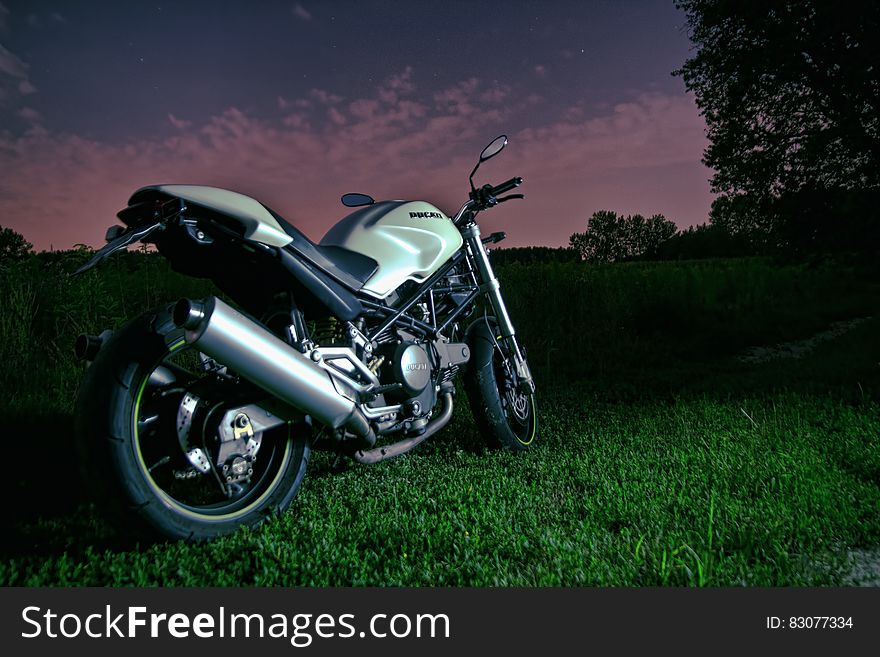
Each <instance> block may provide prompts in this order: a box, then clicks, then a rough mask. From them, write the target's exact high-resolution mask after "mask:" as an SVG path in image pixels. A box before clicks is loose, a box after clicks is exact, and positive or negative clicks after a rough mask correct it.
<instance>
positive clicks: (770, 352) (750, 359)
mask: <svg viewBox="0 0 880 657" xmlns="http://www.w3.org/2000/svg"><path fill="white" fill-rule="evenodd" d="M869 319H871V318H870V317H859V318H857V319H849V320H846V321H843V322H835V323H834V324H832V325H831V326H830V327H829V328H828V330H827V331H822V332H820V333H816V334H815V335H813V336H810V337H809V338H805V339H803V340H793V341H791V342H780V343H779V344H774V345H770V346H764V347H749V348H748V349H746V350H745V351H744V352H743V353H742V354H740V356H739V361H740V362H742V363H766V362H767V361H770V360H778V359H782V358H803V357H804V356H806V355H807V354H809V353H810V352H811V351H813V349H815V348H816V347H817V346H818V345H820V344H821V343H823V342H827V341H828V340H833V339H834V338H837V337H840V336H841V335H843V334H844V333H846V332H847V331H851V330H852V329H854V328H855V327H856V326H858V325H859V324H861V323H862V322H866V321H868V320H869Z"/></svg>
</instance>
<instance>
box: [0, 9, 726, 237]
mask: <svg viewBox="0 0 880 657" xmlns="http://www.w3.org/2000/svg"><path fill="white" fill-rule="evenodd" d="M683 25H684V14H683V13H682V12H680V11H678V10H677V9H675V7H674V6H673V4H672V1H671V0H663V1H656V2H647V1H646V2H623V1H618V2H586V1H583V2H575V1H563V0H556V1H553V0H544V1H541V2H522V1H508V2H476V1H474V0H471V1H468V2H455V1H449V0H447V1H445V2H428V1H417V2H416V1H411V2H378V1H370V0H361V1H357V2H356V1H354V0H352V1H345V2H343V1H338V2H332V1H327V0H325V1H322V2H317V1H315V0H311V1H310V0H301V2H259V3H256V2H231V1H227V2H224V1H215V2H206V1H202V2H196V1H187V2H161V1H160V2H152V3H146V2H119V1H115V2H98V1H91V0H84V1H82V2H75V3H73V2H62V1H57V2H42V1H35V0H29V1H13V0H0V44H2V46H0V225H2V226H4V227H7V226H8V227H12V228H14V229H15V230H17V231H19V232H21V233H23V234H24V235H25V237H26V238H27V239H28V240H29V241H31V242H32V243H33V244H34V246H35V247H36V248H37V249H48V248H50V246H53V247H54V248H55V249H65V248H70V247H72V246H73V245H74V244H76V243H85V244H89V245H92V246H97V245H99V244H100V243H101V241H102V238H103V234H104V229H105V228H106V227H107V226H109V225H111V224H113V223H114V222H115V213H116V212H117V211H118V210H119V209H120V208H122V207H124V205H125V203H126V201H127V199H128V197H129V195H130V194H131V192H133V191H134V190H135V189H136V188H138V187H141V186H144V185H149V184H158V183H187V184H206V185H215V186H219V187H227V188H230V189H234V190H236V191H240V192H243V193H245V194H249V195H252V196H254V197H256V198H258V199H259V200H260V201H262V202H263V203H265V204H267V205H268V206H270V207H271V208H273V209H274V210H276V211H277V212H279V213H280V214H282V215H283V216H285V217H286V218H287V219H288V220H290V221H291V222H293V223H295V224H296V225H298V226H299V227H300V228H301V229H302V230H303V231H304V232H305V233H306V234H308V235H309V236H310V237H311V238H313V239H315V240H318V239H320V237H321V236H322V235H323V234H324V232H326V230H327V229H328V228H329V227H330V226H331V225H332V224H333V223H335V222H336V221H337V220H338V219H339V218H340V217H341V216H343V215H344V214H345V212H346V209H345V208H344V207H342V205H341V204H340V203H339V196H340V195H341V194H343V193H345V192H349V191H357V192H364V193H369V194H371V195H372V196H374V197H375V198H377V199H387V198H408V199H424V200H428V201H430V202H432V203H434V204H435V205H438V206H439V207H440V208H441V209H443V210H444V211H446V212H448V213H454V212H455V211H456V210H457V209H458V207H459V206H460V205H461V203H462V202H463V201H464V200H465V199H466V194H467V189H468V188H467V175H468V173H469V172H470V170H471V168H472V167H473V164H474V163H475V161H476V156H477V155H478V153H479V152H480V150H481V149H482V148H483V146H484V145H485V144H486V143H488V142H489V141H491V140H492V139H493V138H494V137H495V136H496V135H498V134H500V133H506V134H507V135H508V136H509V138H510V143H509V145H508V147H507V149H506V150H505V151H504V153H502V154H501V155H500V156H499V157H497V158H496V159H494V160H492V161H491V162H488V163H486V164H485V165H484V166H483V167H482V169H481V171H480V174H478V176H479V182H494V183H498V182H501V181H502V180H506V179H508V178H510V177H511V176H514V175H521V176H523V177H524V178H525V183H524V185H523V186H522V187H521V188H520V191H522V192H524V193H525V194H526V200H525V201H515V202H512V203H508V204H505V205H504V206H501V207H500V208H498V209H495V210H492V211H491V212H489V213H486V215H484V217H483V220H482V222H481V223H482V225H483V228H484V231H487V232H488V231H492V230H505V231H506V232H507V233H508V236H509V239H508V240H507V241H506V242H505V246H525V245H548V246H561V245H564V244H567V243H568V236H569V235H570V234H571V233H573V232H575V231H582V230H584V228H585V226H586V220H587V218H588V217H589V216H590V215H591V214H592V213H593V212H595V211H596V210H602V209H608V210H615V211H617V212H622V213H626V214H629V213H635V212H640V213H642V214H645V215H649V214H654V213H662V214H664V215H665V216H666V217H667V218H669V219H672V220H673V221H675V222H676V223H677V224H678V225H679V226H681V227H685V226H688V225H692V224H695V223H702V222H704V221H706V219H707V213H708V210H709V204H710V202H711V198H712V197H711V195H710V192H709V184H708V178H709V176H710V174H711V172H710V171H709V170H708V169H707V168H706V167H704V166H703V165H702V164H701V163H700V157H701V154H702V151H703V148H704V147H705V145H706V140H705V136H704V128H705V124H704V122H703V120H702V118H701V117H700V116H699V113H698V111H697V108H696V106H695V104H694V101H693V97H692V96H690V95H688V94H686V93H685V89H684V84H683V82H682V81H681V79H680V78H674V77H672V76H671V75H670V72H671V71H672V70H674V69H675V68H677V67H678V66H680V65H681V64H682V63H683V62H684V60H685V59H686V58H687V56H688V52H689V48H690V43H689V41H688V38H687V33H686V31H685V29H684V27H683Z"/></svg>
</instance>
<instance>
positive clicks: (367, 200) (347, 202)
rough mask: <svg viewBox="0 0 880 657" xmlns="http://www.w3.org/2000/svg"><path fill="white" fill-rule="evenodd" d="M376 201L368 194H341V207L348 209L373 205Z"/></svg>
mask: <svg viewBox="0 0 880 657" xmlns="http://www.w3.org/2000/svg"><path fill="white" fill-rule="evenodd" d="M375 202H376V201H375V200H373V197H372V196H369V195H368V194H354V193H352V194H343V195H342V205H344V206H346V207H348V208H357V207H360V206H362V205H373V203H375Z"/></svg>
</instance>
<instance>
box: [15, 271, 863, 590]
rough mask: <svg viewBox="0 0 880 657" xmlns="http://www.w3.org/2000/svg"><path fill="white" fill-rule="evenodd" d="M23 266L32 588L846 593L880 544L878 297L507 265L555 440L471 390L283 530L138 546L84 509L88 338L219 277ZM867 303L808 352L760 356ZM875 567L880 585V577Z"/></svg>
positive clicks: (22, 476) (18, 332)
mask: <svg viewBox="0 0 880 657" xmlns="http://www.w3.org/2000/svg"><path fill="white" fill-rule="evenodd" d="M78 257H80V256H78V255H77V254H73V255H70V256H69V257H68V258H67V259H66V260H65V259H63V258H61V259H60V261H59V262H53V263H46V262H44V263H42V264H40V263H35V262H32V263H26V264H24V265H20V266H16V267H15V268H14V269H9V270H7V271H6V272H4V274H5V275H4V277H3V278H2V279H0V281H2V283H0V294H2V295H3V296H2V297H0V298H2V300H3V302H4V307H5V308H7V312H5V313H3V315H2V319H0V344H2V347H0V348H2V349H3V353H2V354H0V356H2V361H0V362H2V363H3V364H2V368H0V383H2V386H3V387H2V390H3V393H4V406H3V408H2V409H0V411H2V413H0V416H2V417H5V418H7V421H8V422H9V424H7V431H8V434H7V435H11V436H14V437H15V438H16V440H21V441H22V442H23V443H24V444H25V445H26V447H25V449H24V450H23V452H14V453H13V454H12V455H11V456H10V459H11V460H10V461H7V463H10V462H11V463H12V464H13V465H12V466H10V467H11V470H12V472H13V474H12V475H11V479H12V483H11V485H10V486H9V492H10V493H12V494H11V495H10V498H12V499H13V500H14V508H13V512H12V516H13V519H12V524H13V525H14V529H13V533H12V535H11V536H8V537H7V540H6V541H5V542H4V547H3V551H4V554H3V557H2V560H0V583H2V584H6V585H8V584H14V585H28V586H30V585H75V586H80V585H165V586H171V585H174V586H184V585H188V586H203V585H229V586H236V585H246V586H252V585H287V586H296V585H405V586H438V585H440V586H443V585H509V586H521V585H527V586H528V585H538V586H544V585H562V586H574V585H613V586H646V585H695V586H699V585H708V586H736V585H770V586H777V585H831V584H850V583H856V581H855V580H854V577H855V575H854V570H853V567H852V564H851V561H852V555H853V554H854V553H857V554H859V555H865V554H867V555H869V561H870V555H875V554H877V546H878V545H880V413H878V411H880V340H878V339H877V336H878V330H880V295H878V286H877V285H876V283H872V282H871V281H869V280H865V279H864V278H863V277H861V276H859V275H858V274H857V273H856V272H853V271H850V270H846V269H809V268H805V267H800V266H798V267H795V266H789V267H779V266H775V265H773V264H771V263H768V262H765V261H756V260H743V261H714V262H712V261H707V262H701V263H661V264H656V263H643V264H632V265H620V266H612V267H587V266H583V265H580V264H578V263H567V264H554V265H539V264H530V265H527V266H521V265H512V266H509V267H507V268H505V269H504V270H503V271H502V272H501V275H502V282H503V285H504V291H505V294H506V297H507V298H508V301H509V303H510V306H511V312H512V314H513V316H514V320H515V321H516V322H517V325H518V326H519V328H520V332H521V334H522V336H523V339H524V341H525V344H526V345H527V346H528V347H529V353H530V359H531V361H532V363H533V364H534V365H535V367H536V371H537V378H538V384H539V390H540V397H539V402H540V415H541V423H542V429H541V433H540V439H541V443H540V445H539V447H538V448H537V449H535V450H533V451H532V452H530V453H528V454H526V455H519V456H515V455H510V454H498V453H490V452H487V451H486V450H484V448H483V447H482V445H481V438H480V436H479V435H478V434H477V432H476V429H475V428H474V426H473V423H472V421H471V420H470V417H469V414H468V412H467V409H466V403H465V400H464V397H463V396H459V397H458V398H457V402H458V403H459V408H458V411H457V413H456V416H455V418H454V420H453V423H452V424H451V425H450V426H449V427H447V428H446V429H445V430H444V431H442V432H441V433H440V434H439V435H438V436H437V437H435V438H434V439H432V440H431V441H428V442H427V443H426V444H425V445H423V446H421V447H420V448H419V449H418V450H416V451H415V452H413V453H411V454H408V455H405V456H403V457H400V458H398V459H394V460H391V461H388V462H386V463H382V464H379V465H376V466H360V465H352V466H351V467H349V468H347V469H346V470H345V471H343V472H341V473H336V472H333V471H332V470H331V467H330V465H331V464H330V460H329V458H328V457H327V455H326V454H313V458H312V462H311V464H310V469H309V473H308V475H307V477H306V480H305V483H304V486H303V489H302V491H301V493H300V495H299V496H298V497H297V498H296V499H295V500H294V503H293V505H292V507H291V508H290V509H289V511H288V512H287V513H286V514H285V515H284V516H283V517H281V518H278V519H274V520H272V521H271V522H269V523H267V524H266V525H264V526H263V527H261V528H260V529H258V530H242V531H240V532H239V533H237V534H235V535H234V536H231V537H229V538H226V539H223V540H219V541H216V542H214V543H211V544H208V545H188V544H183V543H172V544H153V545H145V544H133V543H132V542H131V541H130V540H129V539H127V537H125V536H119V535H118V534H116V533H114V532H113V530H112V528H111V527H109V526H107V525H106V524H105V523H104V521H103V520H102V519H101V518H100V517H98V516H96V515H95V514H94V512H93V511H92V509H91V507H90V506H89V505H88V503H87V502H88V501H87V500H84V499H83V496H82V493H81V492H80V491H81V489H82V486H81V484H80V482H79V480H78V478H77V467H76V463H75V460H74V459H73V456H72V449H71V447H70V443H69V437H70V428H71V418H70V409H71V405H72V399H73V395H74V394H75V389H76V382H77V380H78V377H79V375H80V370H79V366H78V365H77V364H75V363H74V362H73V361H72V359H71V358H70V356H69V349H70V345H71V344H72V340H73V338H74V337H75V335H76V333H78V332H80V331H82V330H89V331H95V330H99V329H101V328H103V327H105V326H110V325H114V324H118V323H119V322H120V321H121V320H122V318H123V317H124V316H126V315H131V314H134V313H136V312H139V311H140V310H141V309H144V308H147V307H149V306H151V305H154V304H155V303H157V302H158V301H160V300H163V299H174V298H176V297H177V296H180V295H182V294H184V293H186V294H198V293H201V292H204V291H206V290H207V287H206V286H204V285H203V284H201V283H198V282H195V283H193V282H187V281H183V280H181V279H178V278H177V277H175V276H174V275H171V274H169V273H168V272H166V271H165V270H164V268H163V266H162V264H161V262H159V261H157V260H156V259H151V258H146V259H144V258H138V257H135V256H131V257H129V258H128V259H127V260H126V259H121V260H119V261H117V262H115V263H111V265H110V267H108V268H107V270H106V271H104V272H102V273H100V274H95V275H91V276H89V277H85V278H83V279H81V280H76V279H74V280H73V281H70V280H68V279H67V278H66V277H65V276H64V275H63V273H64V272H65V271H67V270H69V269H70V268H71V267H72V266H74V265H75V262H76V260H77V258H78ZM866 316H872V317H873V319H870V320H868V321H865V322H863V323H861V324H859V325H858V326H857V327H856V328H854V329H852V330H851V331H849V332H847V333H845V334H843V335H841V336H840V337H838V338H836V339H834V340H832V341H828V342H825V343H822V344H820V345H818V346H817V347H816V349H815V350H814V351H813V352H812V353H810V354H809V355H807V356H806V357H804V358H802V359H799V360H794V359H780V360H775V361H771V362H767V363H751V364H747V363H742V362H740V361H739V360H737V358H736V354H737V353H739V352H740V351H741V350H742V349H743V348H744V347H746V346H749V345H758V344H771V343H774V342H778V341H781V340H791V339H798V338H802V337H805V336H808V335H811V334H812V333H815V332H816V331H820V330H823V329H824V328H827V326H828V325H829V324H830V323H831V322H834V321H837V320H841V319H847V318H852V317H866ZM861 576H863V577H866V578H870V577H874V576H876V573H873V572H872V571H871V567H870V565H869V567H868V569H867V572H865V569H862V572H861Z"/></svg>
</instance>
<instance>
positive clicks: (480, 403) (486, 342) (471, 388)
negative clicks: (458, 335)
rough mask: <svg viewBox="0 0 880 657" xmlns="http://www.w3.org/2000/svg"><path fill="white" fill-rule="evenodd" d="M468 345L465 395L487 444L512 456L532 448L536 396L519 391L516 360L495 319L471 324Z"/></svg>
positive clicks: (535, 425)
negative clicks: (505, 345)
mask: <svg viewBox="0 0 880 657" xmlns="http://www.w3.org/2000/svg"><path fill="white" fill-rule="evenodd" d="M467 341H468V344H469V345H470V347H471V363H470V366H469V370H468V372H467V375H466V376H465V391H466V392H467V396H468V401H469V402H470V406H471V413H473V416H474V421H475V422H476V423H477V428H479V430H480V433H482V434H483V437H484V438H485V440H486V444H487V445H488V446H489V447H492V448H503V449H507V450H510V451H513V452H522V451H525V450H527V449H529V448H531V447H532V446H533V445H534V444H535V442H536V439H537V435H538V413H537V405H536V404H535V393H534V392H532V393H531V394H527V393H524V392H521V391H520V390H519V387H518V386H517V383H518V381H517V377H516V368H515V366H514V362H513V357H512V356H510V355H509V354H507V353H506V351H505V348H504V345H503V342H502V341H501V339H500V337H499V336H498V325H497V322H496V321H495V319H494V318H493V317H488V318H481V319H478V320H477V321H475V322H474V323H473V324H471V326H470V328H468V338H467Z"/></svg>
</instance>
